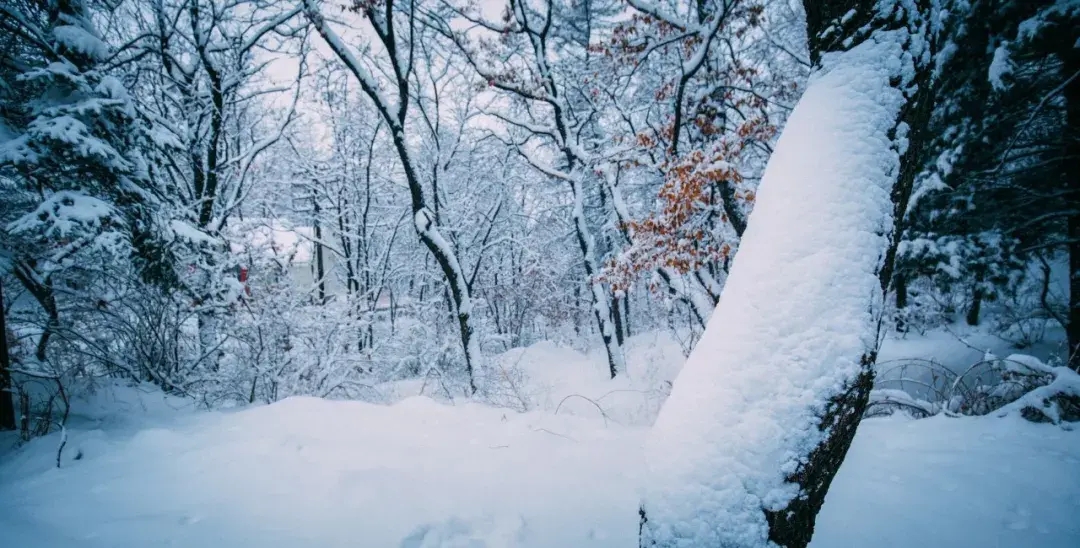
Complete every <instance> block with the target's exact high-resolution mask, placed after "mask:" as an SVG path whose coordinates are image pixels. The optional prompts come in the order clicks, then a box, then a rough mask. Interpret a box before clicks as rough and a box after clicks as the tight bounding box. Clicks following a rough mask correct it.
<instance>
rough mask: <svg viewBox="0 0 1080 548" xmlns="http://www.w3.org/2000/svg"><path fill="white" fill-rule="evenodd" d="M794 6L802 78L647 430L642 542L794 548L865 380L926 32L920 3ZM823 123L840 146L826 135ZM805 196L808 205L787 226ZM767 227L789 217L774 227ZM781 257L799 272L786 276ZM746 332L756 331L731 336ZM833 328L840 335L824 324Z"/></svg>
mask: <svg viewBox="0 0 1080 548" xmlns="http://www.w3.org/2000/svg"><path fill="white" fill-rule="evenodd" d="M804 4H805V8H806V12H807V21H808V35H809V36H810V50H811V57H812V58H813V60H814V63H815V65H817V67H818V68H817V71H818V73H819V75H820V77H819V78H818V79H817V80H816V81H814V82H812V83H811V86H810V88H808V90H807V92H806V95H805V96H804V98H803V100H802V101H800V104H799V105H798V106H796V108H795V110H794V111H793V112H792V116H791V118H790V119H789V122H788V126H787V127H786V128H785V129H784V135H782V136H781V138H780V141H779V142H778V143H777V147H776V152H775V153H774V156H773V158H771V159H770V161H769V167H768V168H767V169H766V171H765V176H764V178H763V180H762V183H761V191H760V193H759V195H758V198H759V200H758V204H757V206H756V209H755V214H754V217H753V218H752V219H751V222H750V223H749V227H748V229H747V233H746V237H745V239H744V241H743V242H742V245H741V246H740V251H739V254H738V256H737V257H736V258H735V260H734V263H733V266H732V270H731V276H730V278H729V281H728V285H727V287H726V288H725V291H726V292H727V293H725V296H724V298H723V300H722V301H721V302H720V305H719V307H718V308H717V310H716V312H715V313H714V316H713V319H712V320H711V321H710V322H709V324H710V325H709V326H708V327H707V329H706V333H705V335H704V336H703V339H702V342H701V343H699V346H698V348H696V349H695V352H694V354H693V355H691V357H690V359H689V360H688V361H687V364H686V366H685V368H684V370H683V372H682V373H681V374H680V377H679V379H677V381H676V384H675V387H674V389H673V392H672V395H671V397H670V398H669V400H668V402H667V403H666V404H665V408H664V410H662V412H661V416H660V417H659V418H658V420H657V424H656V426H655V427H654V430H653V434H652V439H651V440H650V448H649V457H650V467H651V468H652V470H653V473H654V478H653V482H654V483H653V485H651V486H650V488H649V489H648V490H647V494H646V498H645V502H644V504H643V507H642V511H641V545H642V546H649V547H664V548H668V547H674V546H730V547H741V548H750V547H765V546H777V545H779V546H786V547H800V548H801V547H805V546H807V545H808V544H809V542H810V539H811V538H812V536H813V532H814V524H815V521H816V517H817V514H818V512H819V510H820V509H821V506H822V504H823V503H824V500H825V496H826V493H827V492H828V490H829V486H830V485H831V483H832V480H833V478H834V477H835V475H836V473H837V471H838V470H839V468H840V465H841V463H842V462H843V460H844V458H845V456H846V454H847V451H848V449H849V447H850V446H851V442H852V440H853V439H854V436H855V433H856V430H857V428H858V426H859V422H860V420H861V418H862V414H863V411H864V410H865V408H866V405H867V401H868V399H869V393H870V390H871V388H872V386H873V378H874V376H873V364H874V361H875V359H876V353H877V351H876V343H877V340H878V335H879V332H880V329H881V328H882V324H883V322H882V303H883V302H884V297H885V292H886V290H887V289H888V286H889V284H890V282H891V281H892V280H893V274H894V268H895V261H896V253H897V247H898V243H899V239H900V235H901V234H902V231H903V214H904V212H905V211H906V209H907V204H908V201H909V199H910V195H911V190H912V186H913V183H914V179H915V176H916V174H917V173H918V172H919V171H920V166H921V165H922V161H921V160H922V154H923V150H924V142H925V140H926V139H927V137H926V135H925V130H926V125H927V123H928V120H929V113H930V106H931V104H930V103H931V96H930V94H931V88H930V84H931V82H930V73H929V63H928V62H927V61H929V55H923V53H928V52H923V51H913V49H914V48H916V47H923V46H925V45H926V44H925V42H924V41H923V40H919V39H915V38H913V37H912V34H914V33H920V34H923V33H924V32H926V26H927V25H926V21H927V20H928V16H929V15H930V14H929V7H928V6H929V1H928V0H918V1H917V2H913V3H905V4H903V5H902V6H901V4H900V3H893V2H881V3H879V2H878V1H877V0H805V2H804ZM908 7H916V11H917V12H916V13H910V12H907V11H906V9H907V8H908ZM882 8H888V9H887V10H883V9H882ZM885 11H887V12H888V13H885ZM826 31H828V32H826ZM921 38H924V39H925V38H928V37H927V36H925V34H924V36H922V37H921ZM855 49H857V50H858V51H850V52H849V50H855ZM832 52H836V55H835V56H830V57H829V58H828V61H827V62H828V66H827V67H824V68H823V67H822V66H821V63H822V60H823V58H824V56H823V54H824V53H832ZM913 59H914V60H916V61H912V60H913ZM905 63H908V64H909V67H908V68H910V69H913V70H904V69H901V68H900V67H902V66H904V65H905ZM883 67H895V68H889V69H884V68H883ZM908 77H912V78H913V80H907V81H905V79H906V78H908ZM879 85H880V86H881V87H880V88H879V87H878V86H879ZM890 88H891V89H890ZM913 90H914V91H913ZM890 123H891V127H890ZM837 135H846V136H848V138H849V139H850V140H851V142H844V141H840V142H829V140H830V139H835V138H836V136H837ZM822 139H823V141H822ZM819 141H821V144H822V148H821V150H815V151H813V152H811V151H808V150H806V147H814V146H815V144H816V143H818V142H819ZM849 149H850V150H849ZM890 149H891V150H890ZM863 155H865V156H863ZM869 158H874V160H872V161H871V160H868V159H869ZM893 159H895V161H894V160H893ZM854 166H858V167H857V168H856V167H854ZM814 169H818V170H819V172H818V173H813V174H812V175H810V176H808V177H807V178H806V180H801V179H800V176H801V175H802V174H804V173H807V172H808V170H814ZM807 185H812V188H813V189H812V190H811V189H810V188H809V187H807ZM890 186H891V188H890ZM804 193H809V194H806V195H804ZM810 200H814V201H819V203H817V206H816V207H819V208H820V209H821V211H816V212H815V213H814V215H815V217H814V218H801V219H798V220H794V221H793V220H792V219H793V218H799V216H800V215H802V213H800V211H802V210H805V208H807V207H810V206H808V205H806V204H804V203H803V202H804V201H810ZM890 201H891V207H889V202H890ZM822 218H823V219H827V220H828V222H827V224H820V223H819V222H818V219H822ZM767 222H772V223H774V224H775V223H781V222H796V223H802V224H800V225H799V228H798V231H799V234H798V235H793V234H791V233H783V238H781V237H779V234H780V232H777V229H776V227H775V226H772V227H770V226H768V225H762V223H767ZM838 227H844V228H838ZM869 227H874V228H869ZM868 231H873V232H874V235H873V237H869V236H868V235H867V234H866V232H868ZM770 246H771V249H770ZM815 246H818V249H817V250H816V252H807V251H806V249H807V248H813V247H815ZM796 263H799V264H800V265H801V264H803V263H805V264H806V265H812V266H813V268H810V269H809V270H810V271H811V272H810V273H809V274H808V275H806V276H805V277H802V278H800V277H797V276H795V273H796V272H801V271H802V270H803V267H801V266H799V267H797V266H796ZM840 272H843V274H842V278H834V277H835V276H840V274H839V273H840ZM819 278H820V279H819ZM839 279H843V280H844V281H843V282H842V283H841V282H839ZM844 284H847V285H848V286H850V287H841V286H842V285H844ZM853 284H857V286H858V289H857V290H856V289H855V287H856V286H855V285H853ZM793 286H797V287H793ZM874 293H877V295H874ZM863 299H865V301H863ZM839 307H842V308H839ZM867 311H869V312H867ZM721 323H723V326H722V327H720V324H721ZM762 332H765V333H770V334H771V337H772V340H769V341H768V342H765V344H760V343H758V342H757V341H755V343H754V344H750V343H748V342H747V339H756V338H758V337H760V334H761V333H762ZM840 332H843V333H844V337H856V338H854V339H852V338H847V339H842V338H837V337H833V336H826V335H824V334H826V333H836V334H839V333H840ZM770 345H772V346H770ZM807 345H811V346H813V347H814V348H817V350H810V349H809V347H808V346H807ZM841 345H842V346H841ZM778 376H783V377H785V378H783V379H779V378H777V377H778ZM716 377H719V378H721V379H722V381H721V380H715V381H714V380H713V379H714V378H716ZM770 383H779V384H781V385H783V386H772V385H770ZM787 385H790V386H787ZM822 387H826V388H822ZM793 394H794V395H793ZM807 394H813V397H810V396H809V395H807ZM711 405H716V409H710V406H711ZM679 444H686V445H687V446H688V447H686V448H683V447H679V446H678V445H679ZM682 451H685V452H686V454H683V455H679V454H678V453H679V452H682ZM678 482H690V483H694V485H671V484H672V483H678Z"/></svg>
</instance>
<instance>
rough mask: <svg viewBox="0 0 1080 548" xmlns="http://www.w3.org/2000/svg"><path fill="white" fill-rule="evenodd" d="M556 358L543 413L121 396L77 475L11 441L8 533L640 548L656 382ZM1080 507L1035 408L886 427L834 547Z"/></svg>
mask: <svg viewBox="0 0 1080 548" xmlns="http://www.w3.org/2000/svg"><path fill="white" fill-rule="evenodd" d="M638 344H640V345H641V347H640V348H639V349H638V351H637V352H636V354H637V355H638V356H651V358H649V359H644V358H640V357H639V358H638V359H637V363H638V365H637V366H634V365H633V363H632V364H631V367H632V368H633V367H638V371H639V373H641V374H642V375H644V371H646V370H648V369H649V368H650V367H651V368H652V370H653V371H654V374H655V375H656V376H657V378H656V379H653V381H651V382H659V383H660V384H661V385H662V384H663V380H662V377H664V376H667V375H669V374H673V371H670V370H669V369H670V368H669V366H668V365H664V363H665V360H667V361H670V360H671V358H670V352H671V349H670V348H668V347H666V346H664V345H665V344H667V343H664V342H663V341H660V342H659V343H654V344H652V345H651V346H650V344H647V343H645V342H641V341H639V343H638ZM649 348H652V350H651V352H652V354H649V352H650V350H649ZM553 357H558V360H557V361H548V362H547V363H548V364H551V365H550V367H551V371H549V373H551V375H549V376H548V377H546V380H544V381H543V382H539V381H537V380H533V381H530V383H529V387H530V388H529V390H526V391H524V392H527V393H528V394H531V396H529V398H531V399H530V401H532V402H533V403H532V404H531V405H532V407H533V408H534V409H536V411H533V412H530V413H524V414H521V413H516V412H513V411H509V410H503V409H496V408H492V407H486V406H481V405H477V404H466V405H456V406H451V405H446V404H441V403H437V402H434V401H432V400H430V399H427V398H422V397H411V398H406V399H404V400H403V401H400V402H399V403H397V404H395V405H392V406H377V405H372V404H366V403H359V402H333V401H324V400H317V399H309V398H294V399H289V400H285V401H282V402H279V403H277V404H274V405H270V406H261V407H255V408H249V409H244V410H239V411H232V412H212V413H211V412H200V411H194V410H192V409H190V408H189V407H188V406H187V405H186V404H185V403H184V402H182V401H180V400H175V399H171V398H165V397H163V396H162V395H160V394H158V393H155V392H153V391H138V390H135V389H130V388H119V389H109V390H102V391H99V392H98V393H97V394H96V395H95V396H94V397H93V399H92V401H91V402H89V403H87V404H83V405H81V406H80V407H78V408H76V412H77V413H78V414H77V416H75V417H73V418H72V420H71V421H70V422H71V425H72V428H71V429H70V432H69V442H68V445H67V448H66V449H65V451H64V458H63V466H62V467H61V468H59V469H57V468H56V467H55V456H56V447H57V445H58V443H59V435H58V434H53V435H50V436H48V437H45V438H42V439H37V440H34V441H33V442H31V443H29V444H26V445H25V446H23V447H21V448H19V449H16V450H9V449H8V447H9V446H10V443H9V442H10V438H8V439H0V443H2V444H3V446H2V447H0V539H4V541H3V542H4V546H13V547H23V546H27V547H31V546H32V547H39V546H40V547H54V546H55V547H66V546H88V547H106V546H108V547H144V546H193V547H200V548H204V547H211V546H260V547H272V546H350V547H355V546H364V547H376V548H377V547H384V546H385V547H399V546H400V547H429V548H430V547H465V546H469V547H484V546H486V547H491V548H496V547H511V546H514V547H517V546H520V547H549V546H550V547H569V546H574V547H576V546H604V547H627V548H629V547H634V546H637V504H638V500H639V484H640V480H641V471H642V470H643V467H644V464H643V458H642V456H641V455H642V450H641V447H642V444H643V441H644V438H645V435H646V433H647V429H646V427H644V426H634V425H633V424H634V422H635V421H636V419H638V418H640V416H641V415H642V414H648V412H639V413H638V414H636V415H635V414H634V413H630V412H626V411H624V412H618V411H617V410H618V409H619V408H620V406H624V407H627V408H630V407H633V406H642V405H645V406H647V405H649V402H650V401H651V399H650V398H651V397H652V396H647V394H649V391H648V390H645V389H643V388H642V386H646V385H639V386H637V387H636V388H635V387H632V386H630V385H628V386H621V385H620V386H612V385H607V386H605V385H604V384H603V382H602V381H600V380H596V379H593V378H592V376H591V374H585V375H584V376H583V377H581V378H571V379H569V380H565V379H564V380H563V381H561V383H560V380H559V379H560V378H562V374H563V373H567V371H568V370H569V368H572V367H579V368H580V367H585V368H588V367H589V365H588V364H591V363H592V362H593V361H595V362H596V364H594V365H595V366H596V367H597V368H598V369H600V368H602V362H601V361H600V360H590V359H587V358H585V357H584V356H581V355H580V354H577V353H574V352H572V351H566V350H562V349H556V348H554V347H551V346H540V347H536V348H534V349H531V350H530V351H529V352H520V351H519V353H518V354H511V355H509V356H506V358H508V359H509V358H512V361H511V363H516V364H517V365H518V366H519V367H522V368H524V369H527V370H530V371H533V372H534V375H533V377H541V376H542V375H541V374H539V373H537V372H536V371H535V368H536V367H542V364H541V363H540V362H542V361H546V360H547V359H548V358H553ZM530 360H531V361H533V362H535V363H534V364H532V365H529V362H530ZM631 361H632V362H633V360H631ZM650 363H651V364H652V365H649V364H650ZM523 364H524V365H523ZM556 364H557V365H556ZM582 364H584V365H582ZM658 364H659V365H658ZM586 370H588V369H586ZM575 383H576V384H579V385H581V386H580V388H582V392H587V393H589V395H588V397H589V399H593V400H599V401H600V402H607V403H609V404H610V405H608V406H607V411H608V413H607V414H608V420H606V421H605V418H604V417H602V416H600V414H599V412H598V411H596V409H595V407H593V406H592V404H591V403H589V402H587V401H584V400H581V399H580V398H571V399H570V400H566V401H565V402H563V401H562V400H564V399H565V398H566V395H564V394H565V393H566V392H568V391H570V390H572V389H573V385H574V384H575ZM612 390H621V392H614V393H610V392H611V391H612ZM609 393H610V394H609ZM605 394H607V396H606V397H605ZM619 397H625V398H627V399H625V400H618V398H619ZM633 398H638V399H637V400H635V399H633ZM560 402H561V403H563V407H562V408H561V409H560V411H559V414H558V415H555V414H553V411H554V408H555V406H557V405H558V404H559V403H560ZM571 402H576V403H571ZM620 402H621V403H620ZM571 405H576V407H570V406H571ZM673 450H677V448H673ZM1078 514H1080V432H1074V431H1067V430H1063V429H1062V428H1060V427H1056V426H1048V425H1034V424H1030V423H1026V422H1024V421H1022V420H1020V419H1017V418H1004V419H1002V418H994V417H988V418H962V419H951V418H944V417H939V418H932V419H926V420H918V421H914V420H910V419H906V418H900V417H890V418H882V419H870V420H867V421H865V422H864V423H863V426H862V427H861V428H860V430H859V434H858V436H857V438H856V440H855V443H854V446H853V447H852V450H851V453H850V455H849V458H848V460H847V461H846V462H845V464H844V467H843V468H842V469H841V471H840V474H839V475H838V477H837V479H836V481H835V483H834V485H833V489H832V491H831V492H830V493H829V497H828V500H827V501H826V504H825V508H824V510H823V511H822V514H821V516H820V518H819V521H818V530H817V533H816V536H815V540H814V543H813V546H814V547H815V548H830V547H831V548H840V547H849V546H850V547H864V546H871V545H873V546H878V547H883V546H896V547H908V546H919V547H921V548H930V547H937V546H940V547H950V548H951V547H956V546H987V547H1014V546H1015V547H1023V546H1041V547H1050V548H1055V547H1072V546H1080V522H1077V520H1076V519H1075V517H1076V516H1077V515H1078Z"/></svg>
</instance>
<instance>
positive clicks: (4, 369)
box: [0, 279, 15, 430]
mask: <svg viewBox="0 0 1080 548" xmlns="http://www.w3.org/2000/svg"><path fill="white" fill-rule="evenodd" d="M5 316H6V312H5V309H4V280H3V279H0V430H14V429H15V392H14V390H13V386H12V382H11V356H10V355H9V354H8V340H7V321H6V318H5Z"/></svg>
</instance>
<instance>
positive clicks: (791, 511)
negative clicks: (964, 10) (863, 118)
mask: <svg viewBox="0 0 1080 548" xmlns="http://www.w3.org/2000/svg"><path fill="white" fill-rule="evenodd" d="M803 4H804V6H805V9H806V12H807V34H808V36H809V37H810V38H809V42H810V54H811V58H813V59H814V63H815V64H817V63H820V60H821V55H822V54H823V53H826V52H830V51H844V50H848V49H851V47H853V46H854V45H855V44H857V43H858V42H859V41H860V40H859V38H860V36H859V33H860V29H862V28H866V27H865V26H866V25H867V24H869V25H871V26H872V28H876V29H882V30H887V29H890V28H896V26H897V25H904V24H906V23H907V22H908V20H909V19H913V18H914V19H918V18H925V17H927V16H929V11H930V10H929V2H928V1H927V0H918V1H917V2H916V3H915V5H916V6H917V9H918V10H920V13H909V14H905V15H906V16H905V17H883V18H877V19H875V18H874V14H875V13H876V9H875V7H876V6H875V4H877V1H876V0H804V2H803ZM852 10H853V11H852ZM811 13H813V14H814V15H813V16H811ZM849 13H854V14H855V15H854V16H853V17H849V18H848V20H847V21H844V16H845V15H846V14H849ZM892 15H895V14H892ZM830 25H837V26H839V27H840V29H841V30H840V31H839V32H832V33H830V34H828V37H825V34H826V33H825V31H826V30H827V29H828V28H829V26H830ZM862 38H865V35H863V36H862ZM916 69H917V73H916V76H915V84H916V85H917V88H916V91H915V93H914V94H912V95H910V96H908V97H907V103H906V104H905V105H904V106H903V107H902V108H901V110H900V115H899V117H898V118H897V121H896V125H894V126H893V129H892V131H890V135H889V137H890V138H891V139H894V141H895V139H896V137H897V131H898V128H899V127H901V125H902V124H906V126H907V127H908V128H909V129H908V134H907V137H908V146H907V149H906V150H905V151H904V152H903V154H901V156H900V171H899V173H898V176H897V180H896V183H895V184H894V186H893V190H892V196H891V197H892V202H893V231H892V235H891V238H890V242H889V245H888V247H887V248H886V251H885V256H884V259H883V261H882V264H881V268H880V270H879V271H878V280H879V282H880V284H881V290H882V294H883V295H884V294H885V293H887V292H888V289H889V285H890V283H891V282H892V281H893V272H894V270H895V267H896V254H897V249H898V247H899V245H900V238H901V235H902V234H903V230H904V213H905V212H906V211H907V206H908V202H909V201H910V199H911V192H912V188H913V187H914V184H915V177H916V175H918V173H919V172H920V171H921V168H922V158H923V154H924V153H925V152H924V150H925V145H926V142H927V141H928V138H927V135H926V133H927V126H928V124H929V121H930V113H931V108H932V88H931V79H930V64H929V63H926V64H924V65H922V66H916ZM880 329H881V325H879V326H878V330H879V331H880ZM876 360H877V351H876V350H873V351H870V352H868V353H867V354H864V355H863V356H862V358H861V359H860V360H859V361H860V364H861V365H862V372H861V373H860V374H859V375H858V376H857V377H855V378H854V379H853V380H852V382H851V383H850V384H849V385H848V386H846V388H845V390H843V391H842V392H840V394H839V395H837V396H836V397H834V398H832V399H831V400H830V401H829V402H828V405H827V407H826V409H825V411H824V413H823V414H822V415H821V421H820V422H819V423H818V429H819V430H820V431H822V432H827V435H826V436H825V439H824V441H822V442H821V444H819V445H818V446H817V448H815V449H814V450H813V451H811V452H810V454H809V456H808V457H807V458H806V460H805V461H804V464H802V465H801V466H800V467H799V468H798V469H797V470H796V471H795V472H794V473H793V474H791V475H790V476H789V477H788V481H789V482H792V483H795V484H798V485H799V487H800V496H799V497H798V498H796V499H794V500H792V501H791V503H789V504H788V505H787V506H786V507H785V508H783V509H780V510H777V511H766V516H767V519H768V523H769V540H771V541H772V542H775V543H776V544H778V545H780V546H787V547H789V548H792V547H805V546H807V545H809V544H810V539H811V538H812V537H813V534H814V524H815V521H816V519H817V514H818V512H819V511H820V510H821V506H822V505H823V504H824V503H825V495H826V493H827V492H828V490H829V486H830V485H831V484H832V480H833V478H835V477H836V473H837V472H838V471H839V470H840V465H841V464H842V463H843V461H844V458H845V457H846V456H847V452H848V449H849V448H850V447H851V442H852V440H854V438H855V433H856V431H857V429H858V427H859V423H860V422H861V420H862V415H863V412H864V411H865V410H866V405H867V402H868V401H869V398H870V390H871V389H872V388H873V382H874V371H873V365H874V362H875V361H876Z"/></svg>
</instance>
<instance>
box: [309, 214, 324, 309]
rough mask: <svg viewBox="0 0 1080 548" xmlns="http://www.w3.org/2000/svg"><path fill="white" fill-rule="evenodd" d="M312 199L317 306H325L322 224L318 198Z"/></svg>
mask: <svg viewBox="0 0 1080 548" xmlns="http://www.w3.org/2000/svg"><path fill="white" fill-rule="evenodd" d="M312 199H313V202H314V206H315V209H314V213H315V219H314V222H313V223H312V224H313V225H314V230H315V276H316V277H317V278H316V279H317V280H318V284H319V286H318V287H319V304H326V265H325V264H324V263H323V240H322V223H320V222H319V217H320V213H321V210H320V208H319V198H318V196H314V195H313V196H312Z"/></svg>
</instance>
